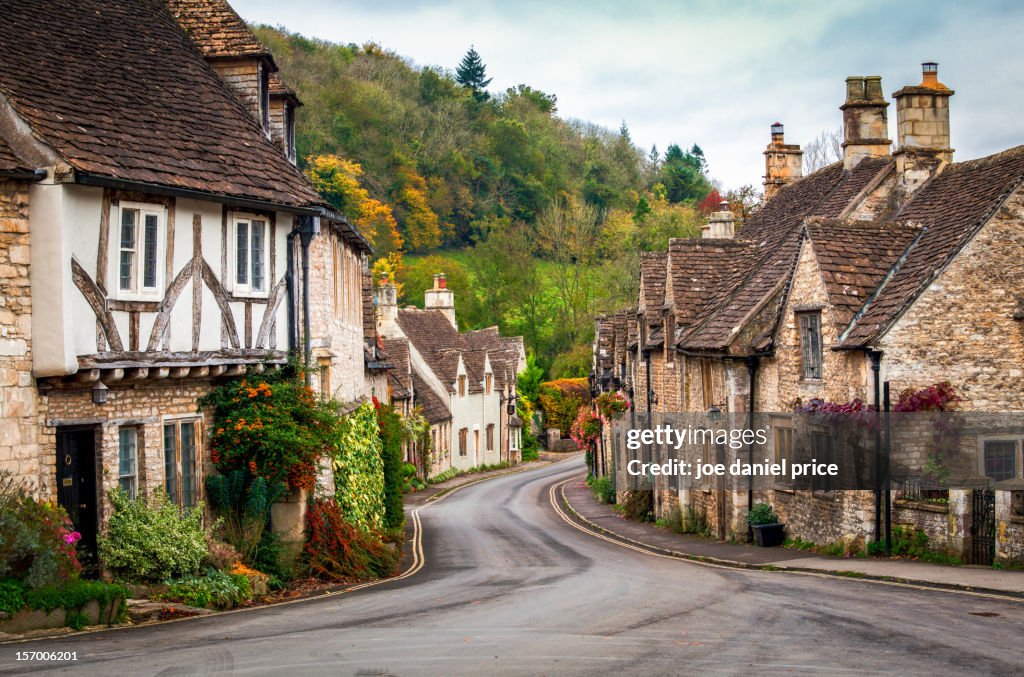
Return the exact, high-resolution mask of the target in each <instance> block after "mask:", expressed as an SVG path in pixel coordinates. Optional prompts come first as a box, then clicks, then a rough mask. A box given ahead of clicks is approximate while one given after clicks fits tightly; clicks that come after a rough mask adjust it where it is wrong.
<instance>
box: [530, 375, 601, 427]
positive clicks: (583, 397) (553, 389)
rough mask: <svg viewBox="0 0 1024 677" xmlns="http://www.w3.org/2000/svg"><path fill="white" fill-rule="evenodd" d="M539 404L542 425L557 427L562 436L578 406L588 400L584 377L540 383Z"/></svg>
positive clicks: (587, 388) (588, 389)
mask: <svg viewBox="0 0 1024 677" xmlns="http://www.w3.org/2000/svg"><path fill="white" fill-rule="evenodd" d="M539 400H540V402H539V404H540V408H541V410H542V411H543V412H544V425H545V426H546V427H548V428H558V429H559V430H561V431H562V436H563V437H567V436H568V435H569V428H570V427H571V426H572V422H573V419H575V418H576V414H577V412H578V411H579V408H580V407H581V406H582V405H584V404H587V403H588V402H590V388H589V386H588V385H587V379H585V378H563V379H558V380H556V381H547V382H545V383H541V384H540V396H539Z"/></svg>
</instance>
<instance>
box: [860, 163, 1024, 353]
mask: <svg viewBox="0 0 1024 677" xmlns="http://www.w3.org/2000/svg"><path fill="white" fill-rule="evenodd" d="M1022 181H1024V146H1017V147H1016V148H1011V149H1009V150H1006V151H1003V152H1002V153H997V154H995V155H990V156H988V157H984V158H980V159H977V160H970V161H968V162H959V163H955V164H952V165H950V166H949V167H948V168H946V170H945V171H944V172H942V173H941V174H939V175H938V176H936V177H934V178H932V179H931V180H930V181H929V182H928V183H927V184H925V185H924V186H922V187H921V188H920V189H918V191H917V192H916V193H915V194H914V195H913V197H912V198H911V199H910V200H909V201H908V202H907V203H906V204H905V205H904V206H903V208H902V209H900V211H899V213H898V214H897V216H896V218H898V219H900V220H905V221H910V222H913V223H920V224H921V225H922V226H924V227H925V231H924V232H923V233H922V234H921V236H920V238H919V239H918V240H917V241H916V242H915V243H914V246H913V247H911V249H910V250H909V251H908V252H907V256H906V259H905V260H903V261H901V262H898V263H897V264H896V265H895V266H894V267H893V270H892V271H891V277H890V279H889V280H888V281H887V282H886V283H885V284H884V286H883V287H882V289H881V290H880V291H879V292H878V293H877V295H876V297H875V298H873V299H871V300H870V302H869V303H868V305H867V306H866V307H865V309H864V311H863V313H862V314H861V316H860V317H859V318H857V319H856V321H855V322H854V324H853V326H852V327H851V328H850V329H849V331H848V332H847V334H846V336H845V337H844V340H843V347H847V348H853V347H861V346H867V345H870V344H871V343H872V342H873V341H874V340H875V339H877V338H878V337H879V336H880V335H881V334H882V333H884V332H885V331H886V330H887V329H888V328H889V327H890V326H891V325H892V323H893V322H895V321H896V320H897V319H898V318H899V316H900V315H901V314H902V312H903V311H904V310H905V309H906V308H908V307H909V306H910V304H911V303H913V301H914V300H915V299H916V298H917V297H918V296H919V295H920V294H921V292H923V291H924V290H925V289H926V288H927V287H928V285H929V284H931V282H932V280H933V279H935V277H936V276H937V275H939V274H940V273H941V272H942V270H943V269H944V268H945V266H946V264H948V263H949V261H950V260H951V259H952V258H953V257H954V256H955V255H956V254H957V253H958V252H959V251H960V250H961V249H962V248H963V247H964V245H966V244H967V243H968V242H969V241H970V239H971V238H972V237H973V236H974V234H975V233H977V232H978V230H979V229H980V228H981V226H983V225H984V224H985V223H986V222H987V221H988V220H989V219H990V218H991V217H992V215H993V214H994V213H995V211H996V210H997V209H998V208H999V205H1001V204H1002V203H1003V201H1004V200H1006V198H1007V197H1009V196H1010V194H1011V193H1013V191H1014V190H1016V189H1017V188H1018V187H1019V186H1020V185H1021V183H1022Z"/></svg>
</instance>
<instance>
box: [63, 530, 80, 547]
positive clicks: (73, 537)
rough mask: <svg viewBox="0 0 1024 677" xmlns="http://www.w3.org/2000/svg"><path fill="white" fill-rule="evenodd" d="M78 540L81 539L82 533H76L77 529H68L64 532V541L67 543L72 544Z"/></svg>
mask: <svg viewBox="0 0 1024 677" xmlns="http://www.w3.org/2000/svg"><path fill="white" fill-rule="evenodd" d="M80 540H82V534H80V533H78V532H77V531H69V532H67V533H65V534H64V542H65V543H67V544H68V545H74V544H75V543H78V542H79V541H80Z"/></svg>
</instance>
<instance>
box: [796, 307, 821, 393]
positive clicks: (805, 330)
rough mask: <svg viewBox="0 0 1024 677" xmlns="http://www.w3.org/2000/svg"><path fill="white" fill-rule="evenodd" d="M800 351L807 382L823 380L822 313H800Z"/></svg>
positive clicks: (798, 316) (798, 317)
mask: <svg viewBox="0 0 1024 677" xmlns="http://www.w3.org/2000/svg"><path fill="white" fill-rule="evenodd" d="M797 319H798V321H799V325H800V351H801V363H802V368H803V377H804V379H805V380H815V379H820V378H821V361H822V359H821V313H819V312H814V313H799V314H798V315H797Z"/></svg>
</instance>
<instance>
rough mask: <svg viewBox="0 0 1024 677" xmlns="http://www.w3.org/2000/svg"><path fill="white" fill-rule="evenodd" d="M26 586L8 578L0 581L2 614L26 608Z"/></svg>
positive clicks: (0, 608) (0, 610)
mask: <svg viewBox="0 0 1024 677" xmlns="http://www.w3.org/2000/svg"><path fill="white" fill-rule="evenodd" d="M26 592H27V591H26V590H25V586H24V585H22V583H21V581H16V580H14V579H13V578H8V579H5V580H2V581H0V613H14V612H15V611H17V610H18V609H20V608H22V607H23V606H25V593H26Z"/></svg>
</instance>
